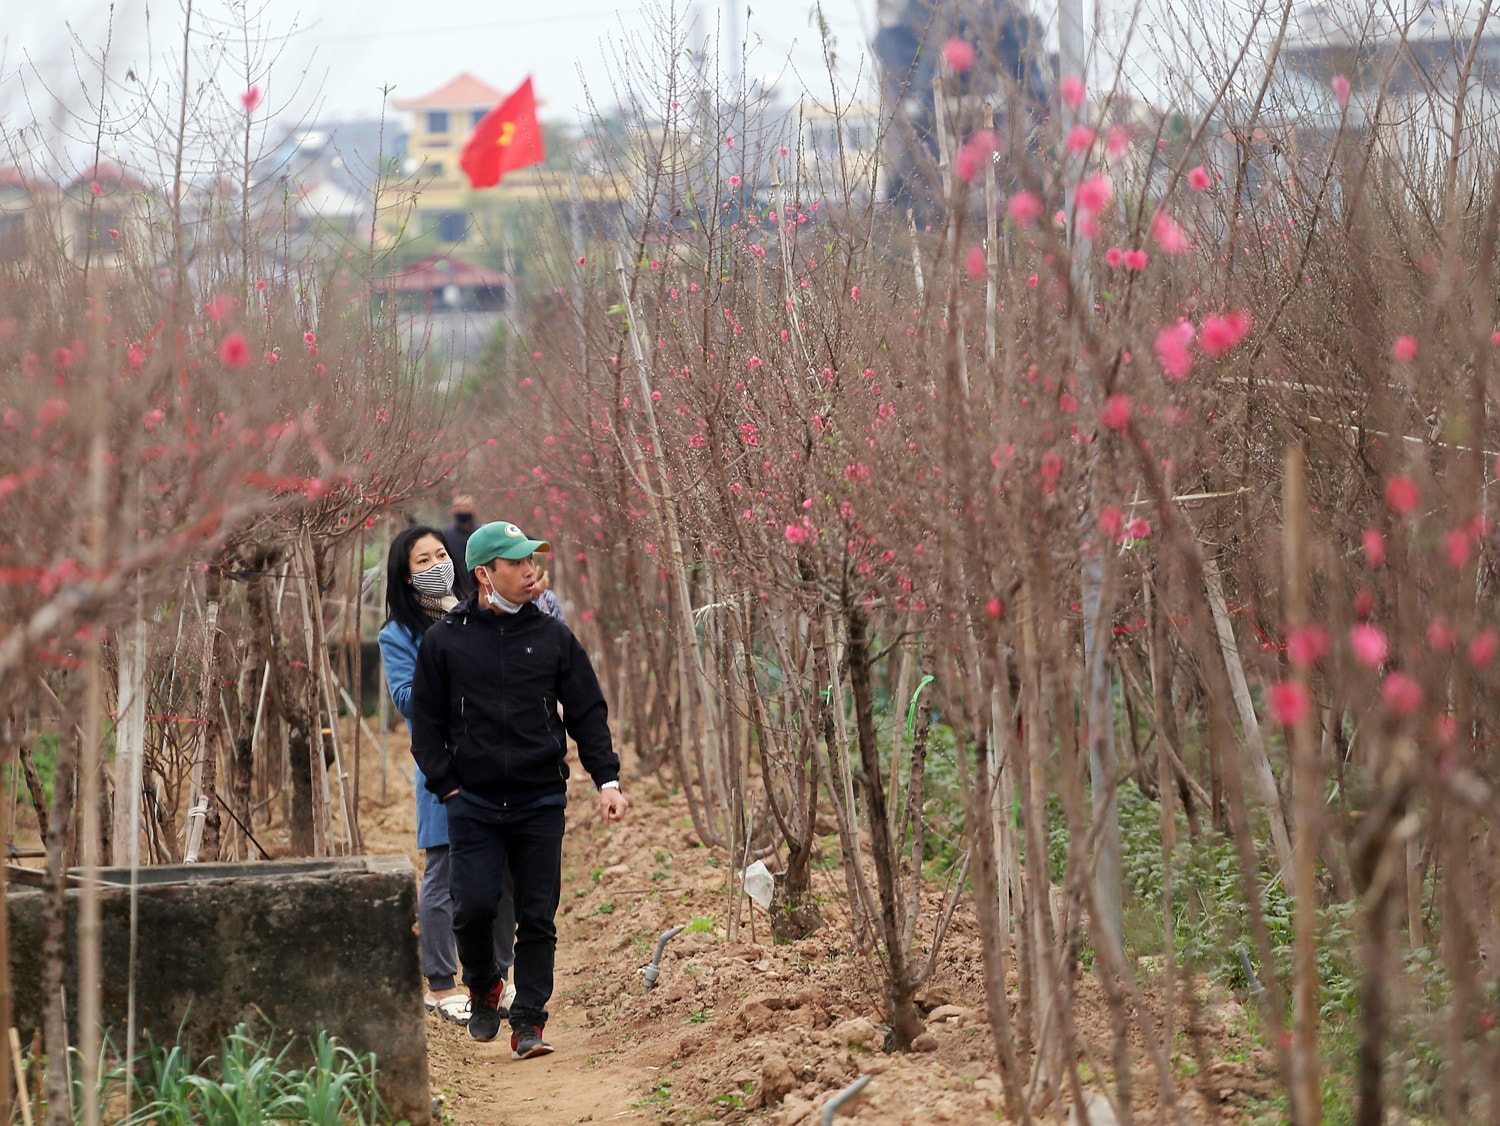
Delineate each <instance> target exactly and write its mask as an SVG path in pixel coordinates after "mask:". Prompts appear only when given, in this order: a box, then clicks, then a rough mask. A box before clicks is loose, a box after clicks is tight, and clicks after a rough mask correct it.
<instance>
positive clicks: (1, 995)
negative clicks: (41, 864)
mask: <svg viewBox="0 0 1500 1126" xmlns="http://www.w3.org/2000/svg"><path fill="white" fill-rule="evenodd" d="M18 736H19V732H18V731H17V730H16V721H15V718H14V717H12V716H6V717H5V719H4V720H3V721H0V740H3V741H0V748H3V750H4V754H5V762H4V765H6V766H8V767H10V773H11V777H12V778H14V777H15V776H16V775H17V774H18V773H19V772H20V762H19V760H20V757H21V756H20V755H19V754H12V753H11V752H12V749H13V748H15V746H16V742H17V737H18ZM14 813H15V802H14V801H13V800H12V801H8V802H6V803H5V808H4V810H0V845H9V844H10V837H11V824H12V818H13V816H14ZM8 891H9V889H8V888H7V886H6V865H4V864H0V1028H10V1020H11V1007H12V1006H11V983H10V908H9V900H8V899H7V895H8ZM11 1035H12V1036H14V1035H15V1030H14V1029H11ZM19 1047H20V1045H19V1044H17V1048H18V1049H19ZM16 1055H17V1057H19V1055H20V1052H19V1050H18V1051H17V1053H16ZM15 1075H16V1078H17V1080H18V1081H19V1082H20V1083H21V1088H20V1090H21V1091H22V1092H23V1093H22V1095H21V1105H22V1106H24V1105H26V1096H25V1094H24V1091H25V1080H24V1079H22V1078H21V1068H20V1063H19V1059H18V1061H17V1064H16V1068H15ZM10 1080H11V1058H10V1054H9V1053H8V1052H0V1098H7V1097H9V1094H10Z"/></svg>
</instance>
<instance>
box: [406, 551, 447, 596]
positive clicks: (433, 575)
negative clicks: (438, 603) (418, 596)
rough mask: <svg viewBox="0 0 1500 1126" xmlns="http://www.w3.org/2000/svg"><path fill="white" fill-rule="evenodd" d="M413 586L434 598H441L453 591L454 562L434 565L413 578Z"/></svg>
mask: <svg viewBox="0 0 1500 1126" xmlns="http://www.w3.org/2000/svg"><path fill="white" fill-rule="evenodd" d="M411 585H412V586H414V587H416V588H417V589H418V590H420V591H421V592H422V593H423V594H426V595H428V596H430V597H432V598H441V597H442V596H443V595H445V594H447V593H448V592H449V591H450V590H452V589H453V562H452V560H445V561H444V562H442V563H434V564H433V565H432V566H431V567H428V568H427V570H425V571H419V572H417V573H416V574H415V575H413V576H412V577H411Z"/></svg>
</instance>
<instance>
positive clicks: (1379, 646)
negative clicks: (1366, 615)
mask: <svg viewBox="0 0 1500 1126" xmlns="http://www.w3.org/2000/svg"><path fill="white" fill-rule="evenodd" d="M1349 648H1350V649H1351V650H1353V651H1354V659H1355V660H1356V661H1358V662H1359V663H1360V664H1362V665H1364V666H1366V667H1367V668H1372V669H1373V668H1374V667H1375V666H1376V665H1378V664H1380V663H1381V662H1382V661H1384V660H1385V658H1386V654H1387V653H1388V652H1389V646H1388V644H1387V642H1386V639H1385V631H1384V630H1382V629H1381V628H1380V627H1379V626H1373V625H1370V623H1368V622H1360V623H1359V624H1358V625H1357V626H1355V627H1354V628H1353V629H1351V630H1350V631H1349Z"/></svg>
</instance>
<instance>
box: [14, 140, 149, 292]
mask: <svg viewBox="0 0 1500 1126" xmlns="http://www.w3.org/2000/svg"><path fill="white" fill-rule="evenodd" d="M162 208H163V201H162V199H161V197H160V195H158V194H157V193H156V192H154V191H152V190H151V189H150V187H149V186H148V185H147V184H146V182H145V181H143V180H141V179H140V178H139V177H138V176H136V175H134V174H133V173H131V172H129V171H127V170H126V169H124V168H122V167H120V166H119V165H117V164H113V163H110V162H107V161H100V162H99V163H98V164H97V165H95V166H94V167H93V168H89V169H86V170H85V171H83V172H81V173H79V175H77V176H76V177H74V178H73V179H72V180H70V181H69V182H68V183H66V184H62V185H58V184H55V183H51V182H48V181H47V180H44V179H41V178H39V177H36V176H28V175H26V174H25V173H23V172H21V171H20V170H19V169H16V168H3V169H0V261H3V262H4V263H6V264H7V265H9V266H13V267H21V268H23V269H24V268H26V267H27V266H28V265H29V264H31V263H33V262H35V261H37V260H39V259H41V258H43V257H45V258H47V259H48V260H51V261H57V260H59V259H57V258H56V257H54V253H53V252H54V251H56V250H60V251H61V252H62V257H61V260H62V261H66V262H68V263H71V264H72V265H74V266H78V267H82V266H83V265H85V264H88V265H89V266H90V267H91V268H94V267H100V266H102V267H104V268H105V269H107V270H112V269H114V268H115V267H123V266H124V265H125V257H124V256H125V255H126V253H127V251H129V252H130V253H131V254H133V255H135V256H137V257H140V258H145V259H147V260H150V259H152V258H154V257H155V255H154V253H153V251H152V240H153V233H152V231H153V228H152V222H151V220H152V216H153V214H155V215H157V217H158V218H159V216H160V214H161V210H162Z"/></svg>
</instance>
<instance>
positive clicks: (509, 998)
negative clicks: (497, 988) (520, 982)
mask: <svg viewBox="0 0 1500 1126" xmlns="http://www.w3.org/2000/svg"><path fill="white" fill-rule="evenodd" d="M515 1003H516V983H515V982H513V981H507V982H506V983H505V988H504V989H503V990H501V992H500V1015H501V1016H502V1017H508V1016H510V1007H511V1006H512V1005H514V1004H515Z"/></svg>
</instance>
